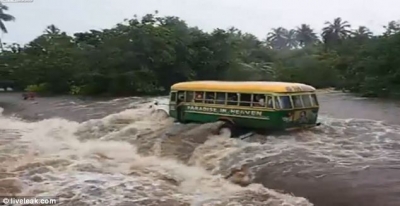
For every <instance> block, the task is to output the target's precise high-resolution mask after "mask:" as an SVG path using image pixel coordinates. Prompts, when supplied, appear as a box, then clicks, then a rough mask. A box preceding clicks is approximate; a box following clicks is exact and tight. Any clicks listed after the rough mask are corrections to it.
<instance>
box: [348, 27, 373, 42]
mask: <svg viewBox="0 0 400 206" xmlns="http://www.w3.org/2000/svg"><path fill="white" fill-rule="evenodd" d="M372 35H373V34H372V32H371V31H370V30H369V29H368V28H367V27H365V26H359V27H358V29H356V30H355V31H353V32H352V36H353V37H355V38H359V39H365V38H367V39H369V38H370V37H371V36H372Z"/></svg>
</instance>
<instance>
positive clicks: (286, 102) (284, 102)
mask: <svg viewBox="0 0 400 206" xmlns="http://www.w3.org/2000/svg"><path fill="white" fill-rule="evenodd" d="M278 98H279V103H280V106H281V108H282V109H292V108H293V107H292V103H291V102H290V97H289V96H279V97H278Z"/></svg>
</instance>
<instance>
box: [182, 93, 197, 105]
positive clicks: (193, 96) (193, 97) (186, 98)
mask: <svg viewBox="0 0 400 206" xmlns="http://www.w3.org/2000/svg"><path fill="white" fill-rule="evenodd" d="M189 93H192V99H191V100H190V101H188V94H189ZM194 99H195V92H194V91H185V101H184V102H187V103H191V102H194Z"/></svg>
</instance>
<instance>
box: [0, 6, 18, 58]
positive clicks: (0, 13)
mask: <svg viewBox="0 0 400 206" xmlns="http://www.w3.org/2000/svg"><path fill="white" fill-rule="evenodd" d="M6 11H8V6H6V5H4V4H2V3H1V2H0V30H1V32H3V33H8V30H7V27H6V25H5V24H4V22H7V21H14V20H15V17H14V16H12V15H10V14H7V13H6ZM0 51H3V43H2V42H1V39H0Z"/></svg>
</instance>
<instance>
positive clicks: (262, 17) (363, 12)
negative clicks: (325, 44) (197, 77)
mask: <svg viewBox="0 0 400 206" xmlns="http://www.w3.org/2000/svg"><path fill="white" fill-rule="evenodd" d="M1 1H3V2H4V1H6V0H0V2H1ZM21 1H22V0H21ZM4 4H6V5H7V6H9V11H8V12H9V13H10V14H12V15H14V16H15V18H16V21H15V22H10V23H6V26H7V28H8V30H9V33H8V34H2V40H3V42H8V43H11V42H16V43H20V44H25V43H28V42H29V41H31V40H32V39H34V38H35V37H37V36H39V35H40V34H42V33H43V31H44V30H45V28H46V26H48V25H50V24H54V25H56V26H57V27H58V28H60V29H61V30H62V31H65V32H67V33H69V34H72V33H75V32H82V31H87V30H90V29H105V28H110V27H113V26H114V25H116V24H117V23H120V22H122V21H123V20H124V19H126V18H131V17H133V15H134V14H137V15H138V16H142V15H144V14H147V13H153V12H154V11H155V10H158V11H159V14H160V15H173V16H178V17H180V18H182V19H183V20H185V21H186V22H187V23H188V24H189V25H190V26H198V27H199V28H201V29H204V30H205V31H212V30H213V29H214V28H222V29H226V28H228V27H231V26H234V27H236V28H238V29H240V30H242V31H244V32H249V33H252V34H254V35H256V36H257V37H259V38H260V39H265V37H266V35H267V33H268V32H270V30H271V29H272V28H276V27H280V26H282V27H285V28H288V29H291V28H296V27H297V26H299V25H300V24H302V23H307V24H309V25H310V26H311V27H312V28H314V29H315V31H317V32H320V30H321V28H322V27H323V26H324V22H325V21H332V20H333V19H334V18H336V17H341V18H342V19H343V20H346V21H348V22H349V23H350V24H351V25H352V26H353V27H354V28H356V27H358V26H360V25H364V26H367V27H368V28H370V29H371V30H372V31H373V32H374V33H381V32H382V31H383V28H382V27H383V26H384V25H386V24H387V23H388V22H389V21H391V20H399V19H400V15H399V13H398V8H399V7H400V0H336V1H332V0H277V1H271V0H33V2H25V3H22V2H18V0H15V2H14V3H4Z"/></svg>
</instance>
